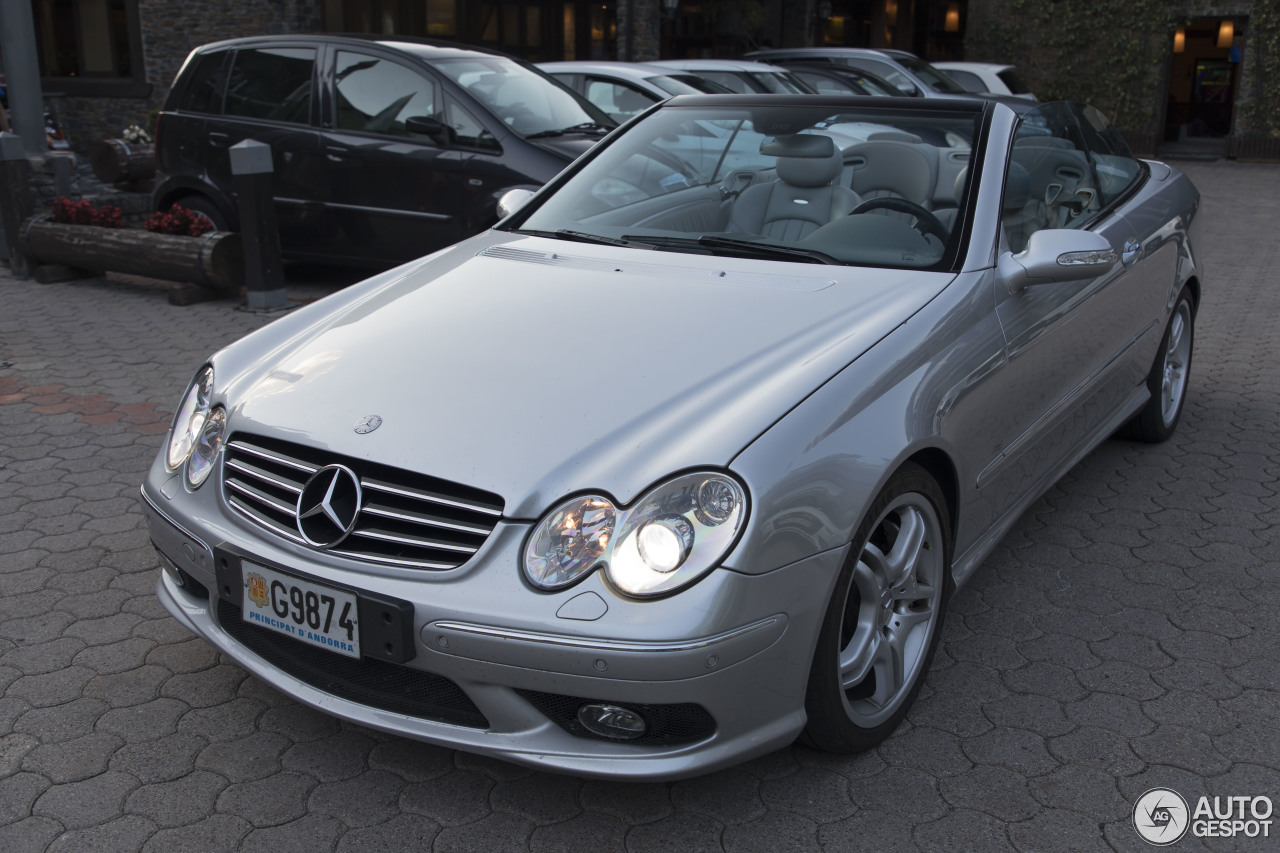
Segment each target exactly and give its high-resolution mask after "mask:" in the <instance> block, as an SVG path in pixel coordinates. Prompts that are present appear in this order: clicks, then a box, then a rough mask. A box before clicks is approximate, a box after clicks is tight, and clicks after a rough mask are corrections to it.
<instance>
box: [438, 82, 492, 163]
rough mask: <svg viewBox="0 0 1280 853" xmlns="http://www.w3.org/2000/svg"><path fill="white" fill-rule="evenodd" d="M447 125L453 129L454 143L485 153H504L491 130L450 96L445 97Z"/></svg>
mask: <svg viewBox="0 0 1280 853" xmlns="http://www.w3.org/2000/svg"><path fill="white" fill-rule="evenodd" d="M445 124H447V125H448V126H449V127H451V128H453V142H454V143H455V144H457V145H461V146H464V147H466V148H479V149H482V150H484V151H497V152H501V151H502V146H501V145H499V144H498V140H496V139H494V137H493V134H492V133H490V132H489V129H488V128H486V127H485V126H484V125H483V124H481V123H480V120H479V119H478V118H476V117H475V116H473V115H472V114H471V112H470V111H469V110H467V109H465V108H464V107H463V106H462V104H459V103H458V102H457V101H455V100H454V99H453V98H451V97H449V96H448V95H446V96H445Z"/></svg>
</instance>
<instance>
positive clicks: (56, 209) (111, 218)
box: [49, 196, 124, 228]
mask: <svg viewBox="0 0 1280 853" xmlns="http://www.w3.org/2000/svg"><path fill="white" fill-rule="evenodd" d="M49 221H50V222H60V223H62V224H64V225H97V226H99V227H101V228H123V227H124V215H123V214H122V213H121V212H120V208H118V207H116V206H115V205H114V204H104V205H103V206H102V208H101V209H100V210H99V209H95V208H94V206H93V202H91V201H89V200H88V199H84V200H81V201H71V200H70V199H68V198H67V197H66V196H63V197H61V198H59V199H58V200H57V201H55V202H54V203H53V209H52V210H51V211H50V212H49Z"/></svg>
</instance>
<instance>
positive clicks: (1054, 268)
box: [997, 228, 1120, 293]
mask: <svg viewBox="0 0 1280 853" xmlns="http://www.w3.org/2000/svg"><path fill="white" fill-rule="evenodd" d="M1119 259H1120V258H1119V256H1118V255H1117V254H1116V250H1115V249H1113V248H1112V247H1111V244H1110V243H1108V242H1107V238H1106V237H1103V236H1102V235H1101V234H1095V233H1093V232H1092V231H1073V230H1071V229H1070V228H1050V229H1046V230H1044V231H1037V232H1035V233H1034V234H1032V235H1031V239H1029V240H1028V241H1027V247H1026V248H1025V249H1023V250H1022V251H1021V252H1019V253H1018V254H1016V255H1015V254H1013V253H1011V252H1006V253H1005V254H1004V255H1001V256H1000V262H999V264H998V265H997V269H998V274H999V275H1000V278H1001V279H1003V280H1004V282H1005V284H1006V285H1007V286H1008V288H1009V292H1010V293H1017V292H1018V291H1020V290H1023V289H1025V288H1027V287H1031V286H1034V285H1039V284H1054V283H1057V282H1065V281H1083V280H1084V279H1088V278H1097V277H1098V276H1100V275H1102V274H1103V273H1105V272H1107V271H1108V270H1110V269H1111V268H1112V267H1113V266H1115V265H1116V262H1117V261H1119Z"/></svg>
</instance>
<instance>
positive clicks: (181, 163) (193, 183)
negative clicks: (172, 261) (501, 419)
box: [153, 35, 616, 267]
mask: <svg viewBox="0 0 1280 853" xmlns="http://www.w3.org/2000/svg"><path fill="white" fill-rule="evenodd" d="M615 124H616V123H615V122H614V121H613V119H611V118H610V117H609V116H608V115H606V114H605V113H603V112H601V111H600V110H599V109H598V108H596V107H595V106H593V105H592V104H591V103H590V102H588V101H587V100H586V99H584V98H582V97H581V96H580V95H578V94H577V93H576V92H573V91H572V90H570V89H569V88H567V87H566V86H564V85H562V84H560V83H558V82H556V81H555V80H553V79H552V78H550V77H549V76H547V75H546V74H544V73H542V72H541V71H539V70H537V69H536V68H534V67H533V66H531V65H529V64H528V63H525V62H523V61H521V60H518V59H514V58H512V57H509V56H506V55H505V54H501V53H497V52H494V51H489V50H483V49H480V48H471V47H462V46H459V45H454V44H449V43H443V42H433V41H427V40H423V39H410V38H404V37H394V38H386V37H377V36H368V37H363V36H328V35H316V36H257V37H253V38H242V39H234V40H230V41H220V42H215V43H213V44H207V45H204V46H202V47H198V48H196V49H195V50H194V51H192V53H191V55H190V56H189V57H187V61H186V63H185V64H184V65H183V67H182V70H181V71H179V72H178V76H177V78H176V80H175V81H174V85H173V88H172V89H171V90H170V92H169V96H168V98H167V100H166V101H165V105H164V110H163V111H162V112H161V113H160V117H159V120H158V121H157V124H156V142H155V149H156V164H157V171H158V172H159V174H158V175H157V185H156V190H155V194H154V198H153V201H154V204H155V208H156V209H157V210H167V209H168V208H169V207H170V206H172V205H174V204H180V205H182V206H184V207H187V208H189V209H191V210H193V211H195V212H197V213H198V214H200V215H202V216H204V217H207V218H208V219H209V220H211V221H212V222H213V224H214V225H215V226H216V227H217V228H218V229H220V230H225V229H231V230H235V229H236V228H237V227H238V217H237V214H236V200H235V194H234V192H233V190H232V181H231V165H230V154H229V153H228V150H227V149H228V148H230V147H231V146H232V145H235V144H236V143H238V142H240V141H242V140H245V139H255V140H258V141H260V142H265V143H267V144H269V145H270V146H271V154H272V162H273V166H274V172H273V175H272V187H273V192H274V195H275V201H276V212H277V217H278V219H279V223H280V244H281V249H282V250H283V252H284V255H285V257H286V258H288V259H293V260H325V261H331V262H339V263H350V264H361V265H370V266H379V267H386V266H391V265H394V264H397V263H401V262H403V261H407V260H411V259H413V258H416V257H419V256H421V255H425V254H427V253H429V252H432V251H435V250H436V249H439V248H442V247H444V246H448V245H450V244H452V243H456V242H457V241H458V240H461V239H463V238H464V237H467V236H469V235H471V234H474V233H476V232H478V231H481V230H483V229H485V228H487V227H488V226H490V225H492V224H493V223H494V222H495V221H496V220H497V219H498V215H497V211H496V204H497V200H498V198H499V197H500V196H501V195H502V194H503V193H504V192H506V191H507V190H510V189H514V188H525V189H534V188H537V187H538V186H541V185H542V184H544V183H546V182H547V181H549V180H550V179H551V178H552V177H553V176H554V175H555V174H556V173H558V172H559V171H560V170H561V169H563V168H564V167H565V166H566V165H568V164H569V163H570V162H572V161H573V160H574V159H575V158H577V157H578V156H579V155H581V154H582V153H583V152H585V151H586V150H587V149H588V148H590V147H591V145H593V144H594V143H595V142H597V141H598V140H599V139H600V138H601V137H602V136H603V135H604V134H605V133H607V132H608V131H609V130H611V129H612V128H613V127H614V126H615Z"/></svg>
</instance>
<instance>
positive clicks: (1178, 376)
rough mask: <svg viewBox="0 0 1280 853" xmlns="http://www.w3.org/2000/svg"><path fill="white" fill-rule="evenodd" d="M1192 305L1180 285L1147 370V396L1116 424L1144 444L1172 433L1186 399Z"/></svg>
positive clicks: (1123, 432)
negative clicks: (1126, 418) (1138, 408)
mask: <svg viewBox="0 0 1280 853" xmlns="http://www.w3.org/2000/svg"><path fill="white" fill-rule="evenodd" d="M1195 321H1196V305H1195V301H1194V300H1192V298H1191V291H1190V290H1188V289H1187V288H1183V289H1182V293H1180V294H1178V301H1177V303H1176V304H1175V305H1174V308H1173V315H1172V316H1171V317H1170V318H1169V325H1168V326H1166V327H1165V330H1164V338H1162V339H1161V341H1160V349H1159V351H1157V352H1156V360H1155V362H1154V363H1153V364H1152V365H1151V372H1150V373H1148V374H1147V390H1148V391H1150V392H1151V399H1149V400H1148V401H1147V404H1146V405H1145V406H1143V407H1142V410H1141V411H1139V412H1138V414H1136V415H1134V416H1133V419H1132V420H1130V421H1129V422H1128V423H1126V424H1125V425H1124V426H1123V427H1121V428H1120V435H1121V436H1122V437H1124V438H1129V439H1133V440H1135V441H1145V442H1147V443H1148V444H1159V443H1160V442H1162V441H1165V440H1167V439H1168V438H1169V437H1170V436H1172V435H1173V433H1174V431H1175V430H1177V428H1178V421H1179V420H1181V418H1182V407H1183V405H1184V404H1185V403H1186V401H1187V383H1188V382H1189V381H1190V378H1191V351H1192V348H1193V346H1192V345H1193V343H1194V336H1195Z"/></svg>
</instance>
